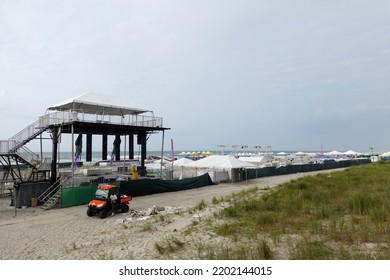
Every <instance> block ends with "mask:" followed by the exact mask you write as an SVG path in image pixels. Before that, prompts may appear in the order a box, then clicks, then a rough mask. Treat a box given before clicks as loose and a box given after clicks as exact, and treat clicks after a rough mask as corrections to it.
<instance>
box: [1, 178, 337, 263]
mask: <svg viewBox="0 0 390 280" xmlns="http://www.w3.org/2000/svg"><path fill="white" fill-rule="evenodd" d="M319 172H331V171H318V172H310V173H298V174H290V175H282V176H274V177H264V178H259V179H254V180H249V181H247V182H240V183H234V184H232V183H223V184H218V185H212V186H207V187H202V188H198V189H192V190H187V191H180V192H173V193H163V194H156V195H149V196H143V197H134V198H133V201H132V202H131V203H130V209H132V210H134V211H130V212H129V213H126V214H122V213H120V214H116V215H114V216H109V217H107V218H106V219H103V220H102V219H99V218H98V217H88V216H87V215H86V210H87V206H86V205H81V206H76V207H70V208H63V209H52V210H43V209H40V208H39V207H38V208H26V209H16V216H15V209H14V207H12V206H9V204H10V197H3V198H0V238H1V239H0V251H1V257H0V258H1V259H2V260H39V259H42V260H68V259H70V260H79V259H83V260H91V259H135V260H136V259H139V260H140V259H145V260H146V259H149V260H150V259H163V256H161V255H160V254H158V252H157V251H156V249H155V243H156V242H159V241H160V240H163V239H165V238H167V237H169V236H170V235H180V234H182V232H183V230H184V229H185V227H186V226H187V225H190V224H191V223H192V221H193V220H194V219H195V218H199V217H201V216H207V215H212V213H211V211H210V209H208V208H207V207H206V209H203V210H202V211H201V212H196V213H193V214H191V213H190V211H186V210H187V209H188V208H190V207H193V206H195V205H197V204H198V203H199V202H201V201H202V200H203V201H205V202H206V203H208V202H210V201H211V200H212V198H213V197H217V198H218V197H221V196H226V195H229V194H231V193H233V192H238V191H240V190H243V189H247V188H252V187H255V186H257V187H260V188H262V187H275V186H277V185H279V184H281V183H284V182H287V181H289V180H291V179H296V178H299V177H302V176H308V175H314V174H317V173H319ZM153 206H161V207H164V208H165V209H166V210H165V211H162V212H161V213H160V214H157V215H163V214H165V215H166V218H164V219H148V218H149V217H150V216H148V213H149V212H150V210H151V209H152V208H153ZM168 210H169V211H170V212H169V211H168ZM135 212H136V213H138V214H143V215H137V216H136V217H132V216H131V213H133V214H134V213H135ZM167 212H168V213H171V214H166V213H167ZM175 213H176V214H175ZM178 213H179V214H178ZM168 217H169V218H168ZM146 225H147V226H148V227H149V229H148V230H145V228H146ZM203 235H204V234H203ZM200 236H202V234H200ZM204 236H205V235H204ZM178 258H181V259H191V258H193V257H192V256H191V254H189V255H186V252H182V255H180V256H178ZM281 258H283V256H281Z"/></svg>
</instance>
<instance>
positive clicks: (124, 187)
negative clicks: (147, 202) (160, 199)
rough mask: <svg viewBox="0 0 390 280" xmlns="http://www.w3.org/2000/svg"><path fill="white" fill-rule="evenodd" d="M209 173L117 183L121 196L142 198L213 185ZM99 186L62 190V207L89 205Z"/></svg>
mask: <svg viewBox="0 0 390 280" xmlns="http://www.w3.org/2000/svg"><path fill="white" fill-rule="evenodd" d="M213 184H214V183H213V181H212V180H211V178H210V176H209V174H208V173H206V174H204V175H202V176H199V177H196V178H189V179H183V180H160V179H142V180H135V181H121V182H118V183H116V185H117V186H119V189H120V193H121V194H127V195H131V196H142V195H149V194H156V193H163V192H175V191H181V190H189V189H194V188H200V187H204V186H208V185H213ZM97 187H98V185H97V184H95V185H88V186H80V187H74V188H64V189H62V196H61V207H62V208H65V207H71V206H77V205H85V204H88V203H89V202H90V201H91V200H92V199H93V197H94V195H95V192H96V189H97Z"/></svg>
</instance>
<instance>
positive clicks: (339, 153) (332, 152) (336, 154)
mask: <svg viewBox="0 0 390 280" xmlns="http://www.w3.org/2000/svg"><path fill="white" fill-rule="evenodd" d="M342 154H343V153H341V152H339V151H337V150H333V151H331V152H328V153H325V154H324V155H326V156H338V155H342Z"/></svg>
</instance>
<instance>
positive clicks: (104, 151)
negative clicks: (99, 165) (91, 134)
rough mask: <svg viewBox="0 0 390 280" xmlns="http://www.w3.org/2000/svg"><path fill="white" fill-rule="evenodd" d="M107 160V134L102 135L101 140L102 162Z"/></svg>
mask: <svg viewBox="0 0 390 280" xmlns="http://www.w3.org/2000/svg"><path fill="white" fill-rule="evenodd" d="M106 159H107V134H103V139H102V160H106Z"/></svg>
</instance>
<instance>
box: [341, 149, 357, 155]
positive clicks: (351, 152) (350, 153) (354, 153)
mask: <svg viewBox="0 0 390 280" xmlns="http://www.w3.org/2000/svg"><path fill="white" fill-rule="evenodd" d="M343 154H344V155H347V156H357V155H360V153H357V152H355V151H352V150H349V151H346V152H344V153H343Z"/></svg>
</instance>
